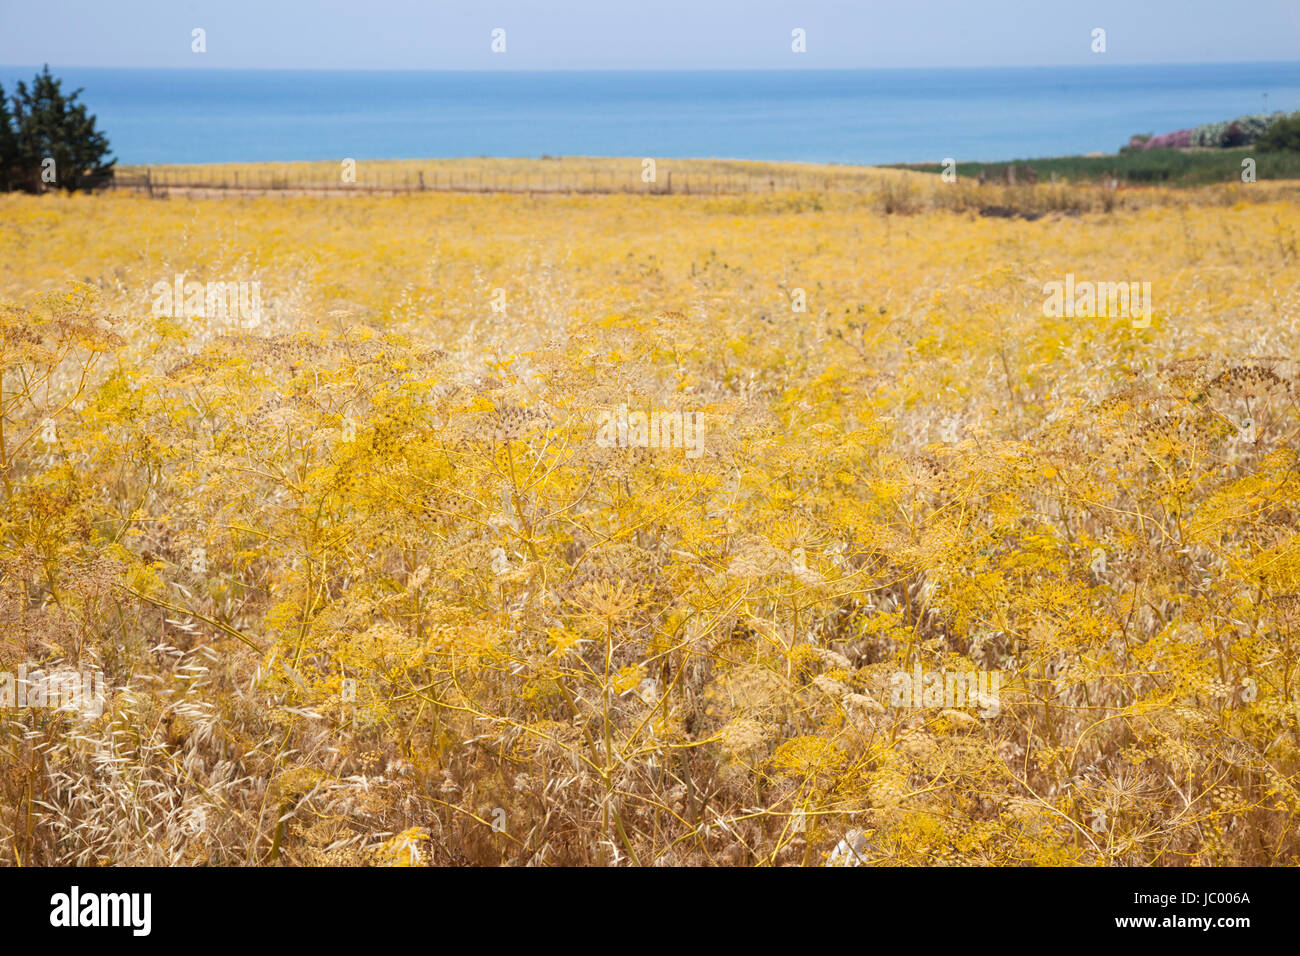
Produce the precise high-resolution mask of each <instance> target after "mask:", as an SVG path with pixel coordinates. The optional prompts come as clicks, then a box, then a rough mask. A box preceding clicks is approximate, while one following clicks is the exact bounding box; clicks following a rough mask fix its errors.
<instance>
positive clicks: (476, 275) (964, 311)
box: [0, 161, 1300, 865]
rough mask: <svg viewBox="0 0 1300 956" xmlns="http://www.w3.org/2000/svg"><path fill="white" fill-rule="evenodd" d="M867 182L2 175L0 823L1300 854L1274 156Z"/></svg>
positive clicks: (212, 838)
mask: <svg viewBox="0 0 1300 956" xmlns="http://www.w3.org/2000/svg"><path fill="white" fill-rule="evenodd" d="M629 162H631V161H629ZM845 179H846V180H848V179H851V181H852V183H853V188H837V186H836V183H832V182H829V180H828V181H826V182H824V183H823V185H824V186H829V187H830V188H820V189H817V190H815V191H814V190H812V189H806V190H803V191H783V190H780V189H774V190H773V191H772V192H770V193H755V194H747V195H732V196H698V195H692V196H687V195H680V194H677V193H674V194H673V195H519V194H490V193H487V194H469V195H461V194H444V193H435V192H429V193H422V194H418V195H406V196H392V197H381V196H355V197H340V198H333V197H315V198H312V197H302V198H288V197H266V198H230V199H224V200H184V199H180V198H172V199H150V198H148V197H146V196H140V195H129V194H117V195H100V196H85V195H73V196H71V197H56V196H46V197H25V196H9V195H5V196H0V219H3V222H4V227H3V229H0V262H2V263H3V265H2V266H0V300H3V301H4V302H5V305H4V307H3V309H2V310H0V372H2V373H3V378H2V379H0V412H2V413H3V417H2V420H0V463H2V464H3V494H4V499H5V506H4V508H3V512H2V518H0V602H2V603H3V607H4V613H5V617H6V618H7V626H6V628H5V630H4V633H3V636H2V637H0V672H3V673H5V674H17V672H18V669H19V667H20V665H24V662H32V661H40V662H47V666H48V668H49V669H50V670H51V672H52V671H53V669H55V668H65V669H71V670H74V671H94V672H95V673H96V674H101V675H102V677H103V683H102V686H103V688H104V690H103V693H102V700H99V701H97V702H96V703H97V706H95V707H93V708H84V707H79V706H78V707H63V708H56V707H54V706H51V703H52V701H51V695H50V694H49V693H48V691H49V690H50V687H51V684H50V682H49V681H48V680H47V681H46V683H45V684H44V685H41V684H40V682H39V680H37V681H36V682H35V683H33V680H34V679H33V678H31V677H30V675H29V676H28V679H27V690H28V692H29V693H30V692H31V690H32V688H33V687H36V688H37V689H38V690H40V691H41V692H42V693H43V694H44V695H45V696H44V698H43V699H44V703H43V704H39V703H38V704H35V705H33V704H32V703H31V698H30V697H29V699H28V701H27V706H23V704H22V703H20V702H19V701H18V700H17V699H14V700H13V703H10V704H9V705H8V709H5V710H3V712H2V713H0V716H2V717H3V730H0V861H3V862H19V863H22V864H57V863H82V864H93V863H105V864H107V863H112V864H174V863H185V864H193V863H201V862H208V863H216V864H225V865H231V864H266V863H281V864H316V865H321V864H324V865H331V864H354V863H390V864H391V863H397V864H401V865H408V864H412V863H415V864H422V863H439V864H455V863H459V864H478V865H497V864H509V865H522V864H527V863H531V864H534V865H559V864H603V865H612V864H620V865H621V864H642V865H651V864H656V865H674V864H695V863H714V864H724V865H820V864H823V863H830V864H833V865H841V864H856V863H864V864H881V865H898V864H904V865H915V864H1010V865H1016V864H1026V863H1030V864H1065V865H1095V864H1127V865H1145V864H1174V865H1181V864H1262V865H1267V864H1292V865H1294V864H1296V863H1297V862H1300V838H1298V837H1297V835H1296V832H1295V828H1294V826H1293V820H1294V817H1295V815H1296V813H1297V812H1298V811H1300V793H1298V792H1297V785H1300V776H1298V774H1300V724H1298V723H1297V721H1298V720H1300V645H1298V644H1297V640H1296V637H1297V629H1300V537H1297V527H1298V525H1300V471H1298V470H1297V467H1298V465H1300V460H1298V456H1297V440H1296V439H1297V430H1298V429H1300V408H1297V404H1296V397H1297V396H1296V382H1297V374H1298V372H1300V368H1298V367H1297V361H1298V360H1300V342H1298V341H1297V336H1298V335H1300V330H1298V329H1297V322H1298V320H1300V282H1298V281H1297V280H1298V279H1300V249H1298V236H1300V207H1298V206H1297V197H1298V196H1300V191H1298V189H1297V185H1296V184H1294V183H1259V184H1252V185H1250V186H1238V187H1235V188H1234V187H1216V188H1206V189H1199V190H1164V189H1149V190H1118V191H1107V190H1104V189H1101V188H1098V187H1091V186H1063V185H1048V184H1043V185H1038V186H1026V187H1008V188H1003V189H999V188H998V187H977V186H974V185H973V184H966V183H956V184H943V183H941V182H940V181H939V180H938V179H937V178H935V179H933V180H923V179H921V178H920V177H917V176H911V177H908V176H906V175H904V174H901V173H887V172H884V171H872V172H871V173H869V174H867V173H863V174H862V175H861V176H857V175H855V176H852V177H848V176H847V174H845ZM837 182H838V181H837ZM21 684H22V681H21V680H20V681H18V682H16V683H15V682H14V681H13V680H9V681H8V683H7V684H0V695H2V694H5V693H9V694H11V695H12V694H15V693H18V692H20V691H21V689H22V688H21V687H20V686H19V685H21ZM7 688H8V689H7ZM78 703H79V704H84V703H86V701H84V700H81V701H79V702H78Z"/></svg>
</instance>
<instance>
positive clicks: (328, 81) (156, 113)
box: [0, 62, 1300, 164]
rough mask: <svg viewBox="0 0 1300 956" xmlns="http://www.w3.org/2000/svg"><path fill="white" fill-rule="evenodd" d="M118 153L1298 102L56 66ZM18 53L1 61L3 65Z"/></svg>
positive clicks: (1277, 70)
mask: <svg viewBox="0 0 1300 956" xmlns="http://www.w3.org/2000/svg"><path fill="white" fill-rule="evenodd" d="M51 70H52V71H53V72H54V73H55V74H56V75H58V76H62V77H64V78H65V79H66V80H67V81H68V83H70V84H71V85H72V86H74V87H76V86H81V87H84V88H85V92H84V93H83V94H82V99H83V101H85V102H86V103H87V104H89V106H90V108H91V111H92V112H93V113H95V114H96V115H97V116H98V117H99V120H100V126H101V128H103V129H104V130H105V131H106V132H107V134H108V137H109V141H110V143H111V144H112V147H113V149H114V152H115V154H116V155H117V157H118V159H119V161H120V162H122V163H124V164H130V163H199V162H242V161H275V160H295V159H316V160H319V159H337V158H341V157H345V156H350V157H353V158H356V159H399V158H425V157H454V156H479V155H484V156H540V155H542V154H544V153H546V154H550V155H552V156H564V155H589V156H656V157H677V158H682V157H722V158H733V159H770V160H803V161H810V162H835V163H887V162H936V161H938V160H940V159H943V158H944V157H947V156H951V157H954V158H956V159H958V160H960V161H966V160H997V159H1012V158H1029V157H1036V156H1060V155H1068V154H1075V153H1087V152H1092V151H1094V150H1099V151H1103V152H1113V151H1114V150H1115V149H1117V148H1118V147H1119V146H1121V145H1122V144H1124V143H1126V142H1127V141H1128V138H1129V136H1130V135H1132V134H1133V133H1141V132H1149V133H1162V132H1168V131H1170V130H1174V129H1179V128H1182V127H1188V126H1195V125H1197V124H1200V123H1208V122H1214V121H1218V120H1223V119H1230V118H1232V117H1235V116H1239V115H1241V114H1243V113H1256V112H1261V111H1262V110H1263V108H1264V104H1265V99H1264V95H1265V94H1267V104H1268V108H1269V110H1277V109H1282V110H1288V111H1290V110H1297V109H1300V62H1297V63H1269V64H1220V65H1213V66H1109V65H1106V64H1104V63H1101V62H1099V63H1098V64H1097V65H1096V66H1089V67H1046V68H1024V69H960V70H957V69H953V70H932V69H925V70H922V69H917V70H827V71H807V72H793V71H736V72H713V71H711V72H626V73H624V72H545V73H543V72H536V73H524V72H519V73H507V72H501V73H489V72H461V73H451V72H441V73H439V72H427V73H426V72H341V71H296V70H295V71H287V70H286V71H280V70H121V69H89V68H59V67H57V66H56V65H52V66H51ZM34 72H36V68H35V67H13V66H4V67H0V82H3V83H4V85H5V87H6V89H7V90H9V91H12V89H13V82H14V80H15V79H30V77H31V76H32V74H33V73H34Z"/></svg>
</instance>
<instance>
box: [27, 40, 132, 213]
mask: <svg viewBox="0 0 1300 956" xmlns="http://www.w3.org/2000/svg"><path fill="white" fill-rule="evenodd" d="M80 94H81V90H75V91H73V92H72V93H70V94H66V95H65V94H64V92H63V89H62V81H61V80H57V79H55V78H54V77H53V76H51V75H50V68H49V66H48V65H47V66H46V67H45V68H44V70H43V71H42V72H41V73H38V74H37V75H36V78H35V79H34V80H33V81H32V86H31V88H30V89H28V87H27V85H26V84H25V83H22V82H21V81H20V82H19V83H18V88H17V93H16V94H15V96H14V98H13V103H14V120H15V127H16V129H15V133H16V136H15V138H16V140H17V145H16V150H15V152H16V158H17V166H18V175H17V177H16V181H17V185H19V186H21V187H22V188H24V189H27V190H28V191H30V192H44V191H45V190H47V189H54V188H57V189H66V190H68V191H69V192H76V191H77V190H78V189H94V188H95V187H97V186H101V185H103V184H105V183H106V182H108V181H109V180H111V179H112V177H113V166H114V164H115V163H116V162H117V161H116V160H115V159H108V151H109V147H108V139H107V138H106V137H105V136H104V134H103V133H101V132H99V131H98V130H97V129H95V117H93V116H91V115H90V114H89V113H87V112H86V107H85V106H84V105H83V104H81V103H78V102H77V97H78V96H79V95H80ZM51 160H52V161H53V162H51Z"/></svg>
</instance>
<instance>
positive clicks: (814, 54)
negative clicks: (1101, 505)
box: [0, 0, 1300, 70]
mask: <svg viewBox="0 0 1300 956" xmlns="http://www.w3.org/2000/svg"><path fill="white" fill-rule="evenodd" d="M195 27H201V28H203V29H204V30H205V31H206V34H207V52H206V53H203V54H196V53H193V52H192V51H191V49H190V38H191V30H192V29H193V28H195ZM496 27H501V28H504V29H505V30H506V52H505V54H493V53H492V52H491V50H490V43H491V31H492V30H493V29H494V28H496ZM795 27H800V28H802V29H804V30H805V31H806V32H807V53H805V54H802V55H798V54H794V53H792V52H791V49H790V43H791V40H790V36H791V30H792V29H794V28H795ZM1094 27H1102V28H1104V29H1105V30H1106V31H1107V36H1106V39H1107V52H1106V54H1105V57H1106V60H1105V62H1113V63H1117V64H1136V63H1213V62H1241V61H1248V62H1261V61H1275V60H1294V59H1297V58H1298V57H1300V0H1249V2H1246V3H1225V2H1223V0H1089V2H1080V0H965V2H959V0H883V2H878V0H858V2H846V0H785V2H775V0H643V2H630V0H551V2H543V0H314V2H311V0H257V2H253V0H0V63H7V64H23V65H27V64H39V63H44V62H48V63H50V65H51V66H53V67H58V66H64V67H66V66H132V67H184V68H194V67H200V68H299V69H312V68H315V69H426V70H438V69H442V70H447V69H456V70H461V69H464V70H479V69H483V70H500V69H515V70H530V69H747V68H759V69H768V68H777V69H779V68H796V69H816V68H854V67H861V68H880V67H909V66H917V67H959V66H1049V65H1063V64H1079V65H1083V64H1087V63H1098V62H1099V60H1098V57H1097V56H1096V55H1094V54H1093V53H1092V51H1091V50H1090V43H1091V31H1092V30H1093V28H1094Z"/></svg>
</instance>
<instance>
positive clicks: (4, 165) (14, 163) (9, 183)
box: [0, 86, 18, 192]
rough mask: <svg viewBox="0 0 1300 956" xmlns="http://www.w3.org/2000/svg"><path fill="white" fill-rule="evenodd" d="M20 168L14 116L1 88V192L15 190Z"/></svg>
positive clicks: (1, 87) (3, 89) (0, 87)
mask: <svg viewBox="0 0 1300 956" xmlns="http://www.w3.org/2000/svg"><path fill="white" fill-rule="evenodd" d="M17 167H18V136H17V134H16V133H15V132H14V120H13V115H12V114H11V113H10V112H9V98H8V97H7V96H6V95H5V88H4V87H3V86H0V192H8V191H9V190H10V189H11V188H13V181H14V173H15V171H16V169H17Z"/></svg>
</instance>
